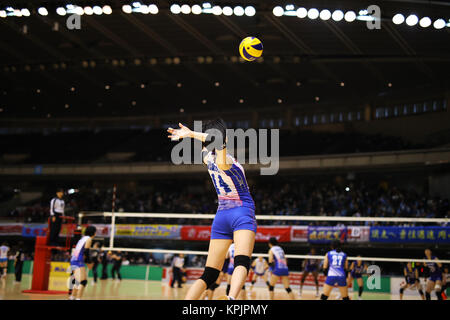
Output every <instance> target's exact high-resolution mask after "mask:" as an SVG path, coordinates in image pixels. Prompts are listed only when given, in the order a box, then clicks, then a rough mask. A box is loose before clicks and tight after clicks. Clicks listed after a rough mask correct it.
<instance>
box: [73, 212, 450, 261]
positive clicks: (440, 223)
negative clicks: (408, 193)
mask: <svg viewBox="0 0 450 320" xmlns="http://www.w3.org/2000/svg"><path fill="white" fill-rule="evenodd" d="M95 217H103V218H104V219H105V218H107V219H111V220H110V224H109V228H108V233H109V234H104V235H103V236H105V237H108V238H109V245H108V246H104V247H103V248H102V249H103V250H108V251H123V252H136V253H169V254H186V255H207V254H208V252H207V251H196V250H181V249H180V250H173V249H160V248H130V247H121V246H120V247H119V246H115V243H116V240H117V238H118V236H120V235H127V234H128V235H130V234H131V231H130V228H133V226H136V225H128V227H123V226H124V225H121V224H118V223H117V221H118V220H119V219H130V218H131V219H133V218H134V219H135V218H138V220H137V221H138V222H140V223H142V221H143V220H144V219H152V220H153V221H154V220H155V219H163V220H164V221H167V219H186V220H191V219H194V220H195V219H198V220H200V221H203V222H204V221H207V220H208V221H209V225H208V226H206V225H205V226H203V227H205V228H207V227H209V226H210V225H211V221H212V219H214V217H215V215H214V214H189V213H138V212H118V213H117V212H80V213H79V214H78V224H79V225H82V224H83V223H86V220H87V219H91V220H92V219H93V218H95ZM256 220H257V221H259V222H262V221H264V222H269V221H274V222H275V223H280V222H283V221H291V222H294V227H295V222H308V221H310V222H341V223H342V225H341V226H340V227H336V226H334V227H322V228H329V229H330V228H335V229H334V230H335V231H334V233H333V231H332V233H331V235H332V237H331V239H329V238H328V239H322V241H320V239H319V242H318V243H310V244H321V245H327V243H329V242H330V241H331V240H334V239H333V237H334V238H335V240H342V238H341V235H342V233H339V229H341V230H342V229H345V228H347V227H352V225H351V224H353V223H355V224H356V223H386V224H390V223H403V224H407V225H416V224H431V225H432V226H429V227H422V228H421V227H404V228H403V233H402V232H400V233H399V237H406V236H409V234H405V232H407V231H405V230H407V229H408V228H414V229H413V230H410V231H414V234H415V233H416V231H417V235H414V239H416V240H418V241H419V242H420V240H421V238H422V237H423V240H424V242H425V240H426V243H428V244H432V245H433V244H438V243H440V242H441V241H442V242H443V243H444V244H445V242H447V241H448V240H450V230H447V229H450V227H445V226H446V225H448V222H449V219H448V218H407V217H340V216H305V215H303V216H278V215H256ZM344 223H345V224H344ZM92 224H94V225H95V223H92ZM130 226H131V227H130ZM270 226H271V225H270V224H268V225H267V224H265V225H261V227H258V228H261V230H262V229H264V228H265V227H269V228H270ZM120 227H123V228H124V229H123V230H122V232H119V229H120ZM272 227H279V228H287V227H289V226H282V225H276V224H274V225H272ZM291 227H292V225H291ZM304 228H310V227H308V226H303V230H305V229H304ZM316 228H318V229H319V230H320V228H321V227H320V226H318V227H316ZM357 228H369V229H370V228H372V227H365V226H358V227H357ZM375 228H378V229H380V228H381V229H383V227H375ZM397 228H398V227H397ZM378 229H376V230H377V231H380V230H378ZM205 230H206V229H204V231H205ZM384 231H386V230H384ZM396 231H397V232H399V230H398V229H396ZM307 232H308V233H310V232H311V231H310V230H309V231H307ZM313 232H319V235H320V231H313ZM369 232H370V230H369ZM385 233H386V232H385ZM206 234H207V233H206ZM269 236H270V231H269V232H268V233H266V238H267V239H268V237H269ZM371 237H372V235H371ZM319 238H320V237H319ZM430 238H431V239H430ZM180 240H185V239H182V238H180ZM203 240H209V238H207V237H204V239H203ZM433 240H434V241H433ZM185 241H188V240H187V239H186V240H185ZM185 241H180V243H179V245H180V247H184V246H185V244H184V242H185ZM447 244H448V242H447ZM385 245H386V247H389V246H393V245H395V242H391V243H389V242H385ZM252 256H253V257H260V256H261V257H267V256H268V254H267V253H258V252H254V253H253V255H252ZM286 258H288V259H318V260H322V259H324V258H325V257H324V255H302V254H289V253H288V254H286ZM348 260H349V261H355V260H363V261H370V262H396V263H407V262H414V263H427V262H438V263H442V264H449V263H450V260H447V259H439V260H428V259H421V258H417V257H408V258H390V257H372V256H349V257H348Z"/></svg>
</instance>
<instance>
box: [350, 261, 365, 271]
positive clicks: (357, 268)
mask: <svg viewBox="0 0 450 320" xmlns="http://www.w3.org/2000/svg"><path fill="white" fill-rule="evenodd" d="M364 266H365V264H364V262H361V265H358V261H355V262H354V263H353V269H352V273H353V274H362V273H363V272H364Z"/></svg>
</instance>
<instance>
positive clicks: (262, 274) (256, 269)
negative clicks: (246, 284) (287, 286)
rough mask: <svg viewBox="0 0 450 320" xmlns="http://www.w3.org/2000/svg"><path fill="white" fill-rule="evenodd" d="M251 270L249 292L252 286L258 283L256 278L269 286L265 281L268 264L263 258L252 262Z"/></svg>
mask: <svg viewBox="0 0 450 320" xmlns="http://www.w3.org/2000/svg"><path fill="white" fill-rule="evenodd" d="M252 269H253V279H252V286H251V287H250V290H252V289H253V286H254V285H255V283H256V281H258V278H262V279H263V280H264V282H265V283H266V284H267V285H268V286H269V282H268V281H267V269H269V264H268V263H267V260H266V259H264V258H263V257H258V258H256V259H255V260H253V262H252Z"/></svg>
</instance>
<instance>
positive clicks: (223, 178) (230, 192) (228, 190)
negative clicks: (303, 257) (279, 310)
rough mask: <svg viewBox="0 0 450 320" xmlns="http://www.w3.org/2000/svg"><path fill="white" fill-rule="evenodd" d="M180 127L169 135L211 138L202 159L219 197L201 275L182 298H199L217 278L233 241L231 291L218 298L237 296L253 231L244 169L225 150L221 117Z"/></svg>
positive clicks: (251, 202)
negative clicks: (197, 128)
mask: <svg viewBox="0 0 450 320" xmlns="http://www.w3.org/2000/svg"><path fill="white" fill-rule="evenodd" d="M179 127H180V128H179V129H172V128H169V129H167V131H168V132H169V133H170V134H171V135H169V138H172V139H183V138H193V139H197V140H200V141H201V142H203V143H205V142H211V143H209V144H208V145H207V146H204V147H203V149H202V159H203V162H204V163H205V164H206V165H207V167H208V172H209V174H210V176H211V179H212V182H213V185H214V187H215V189H216V192H217V196H218V198H219V205H218V208H217V212H216V216H215V218H214V221H213V223H212V226H211V240H210V242H209V251H208V257H207V260H206V267H205V270H204V272H203V275H202V276H201V277H200V279H198V280H197V281H195V282H194V284H193V285H192V286H191V287H190V289H189V291H188V292H187V294H186V297H185V299H186V300H193V299H199V297H200V296H201V294H202V293H203V292H204V291H205V289H206V288H208V287H209V286H210V285H212V284H213V283H215V282H216V280H217V278H218V276H219V274H220V270H221V268H222V266H223V263H224V260H225V256H226V253H227V251H228V248H229V246H230V244H231V242H233V241H234V244H235V257H234V271H233V275H232V279H231V288H230V293H229V295H227V296H225V297H221V298H219V299H230V300H232V299H236V297H237V296H238V294H239V292H240V291H241V289H242V287H243V286H244V284H245V280H246V278H247V275H248V271H249V268H250V257H251V256H252V252H253V247H254V244H255V235H256V218H255V204H254V202H253V198H252V196H251V194H250V191H249V188H248V185H247V180H246V178H245V173H244V169H243V167H242V166H241V165H240V164H239V163H238V162H237V161H236V160H235V159H234V158H233V157H232V156H231V155H229V154H227V148H226V142H227V140H226V125H225V122H224V121H223V120H222V119H217V120H212V121H207V122H206V123H204V124H203V126H202V132H195V131H192V130H190V129H189V128H187V127H186V126H184V125H182V124H181V123H180V124H179ZM211 146H212V147H211Z"/></svg>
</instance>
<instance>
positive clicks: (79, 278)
mask: <svg viewBox="0 0 450 320" xmlns="http://www.w3.org/2000/svg"><path fill="white" fill-rule="evenodd" d="M96 231H97V229H96V228H95V227H94V226H88V227H87V228H86V230H85V231H84V236H83V237H82V238H81V239H80V240H79V241H78V243H77V245H76V246H75V248H74V249H73V251H72V257H71V258H70V269H71V270H72V271H73V274H74V277H75V286H74V290H73V292H72V294H73V296H74V297H75V299H76V300H80V299H81V297H82V296H83V292H84V289H85V288H86V285H87V270H86V264H87V265H88V267H89V268H91V267H92V264H91V255H90V252H89V249H90V248H91V246H92V239H93V238H94V237H95V233H96ZM85 263H86V264H85Z"/></svg>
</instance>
